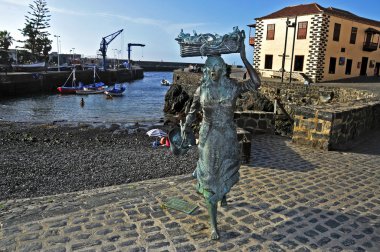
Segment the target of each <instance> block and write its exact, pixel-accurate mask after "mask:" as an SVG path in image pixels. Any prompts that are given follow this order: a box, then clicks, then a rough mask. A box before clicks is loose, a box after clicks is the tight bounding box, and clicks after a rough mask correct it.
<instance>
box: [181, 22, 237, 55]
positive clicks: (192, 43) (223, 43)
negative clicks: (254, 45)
mask: <svg viewBox="0 0 380 252" xmlns="http://www.w3.org/2000/svg"><path fill="white" fill-rule="evenodd" d="M244 38H245V34H244V30H242V31H239V29H238V28H237V27H235V28H234V31H233V32H232V33H230V34H226V35H224V36H222V37H221V36H218V35H213V34H210V33H206V34H200V35H196V34H195V35H194V36H190V34H184V33H183V31H181V33H180V35H179V36H178V37H177V38H176V40H177V41H178V44H179V45H180V54H181V57H192V56H208V55H220V54H229V53H237V52H240V47H241V41H242V40H243V39H244Z"/></svg>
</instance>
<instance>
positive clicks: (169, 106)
mask: <svg viewBox="0 0 380 252" xmlns="http://www.w3.org/2000/svg"><path fill="white" fill-rule="evenodd" d="M188 100H189V95H188V94H187V93H186V91H184V90H183V89H182V86H181V85H172V86H171V87H170V88H169V90H168V91H167V93H166V95H165V105H164V112H165V113H169V114H176V113H179V112H183V111H184V110H185V104H186V102H187V101H188Z"/></svg>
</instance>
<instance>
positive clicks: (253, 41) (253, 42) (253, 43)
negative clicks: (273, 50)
mask: <svg viewBox="0 0 380 252" xmlns="http://www.w3.org/2000/svg"><path fill="white" fill-rule="evenodd" d="M249 45H251V46H254V45H255V37H249Z"/></svg>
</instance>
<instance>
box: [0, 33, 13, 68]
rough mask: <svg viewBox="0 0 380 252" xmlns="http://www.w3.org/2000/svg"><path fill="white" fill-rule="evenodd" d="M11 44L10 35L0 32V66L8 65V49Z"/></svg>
mask: <svg viewBox="0 0 380 252" xmlns="http://www.w3.org/2000/svg"><path fill="white" fill-rule="evenodd" d="M12 43H13V38H12V36H11V34H10V33H9V32H7V31H0V64H10V61H9V60H10V58H9V52H8V49H9V47H10V46H11V45H12Z"/></svg>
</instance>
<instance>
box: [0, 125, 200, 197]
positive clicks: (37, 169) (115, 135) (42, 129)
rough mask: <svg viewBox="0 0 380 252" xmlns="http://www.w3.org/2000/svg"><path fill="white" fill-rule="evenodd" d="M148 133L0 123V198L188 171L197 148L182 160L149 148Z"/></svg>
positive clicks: (140, 130)
mask: <svg viewBox="0 0 380 252" xmlns="http://www.w3.org/2000/svg"><path fill="white" fill-rule="evenodd" d="M162 128H163V127H162ZM148 129H149V128H148ZM148 129H147V128H139V127H135V128H133V129H122V128H119V127H118V126H117V125H113V126H112V127H92V126H89V125H75V126H68V125H58V124H54V123H49V124H31V123H14V122H0V178H1V180H0V200H5V199H13V198H27V197H37V196H44V195H53V194H58V193H65V192H73V191H79V190H86V189H93V188H99V187H104V186H111V185H118V184H123V183H130V182H136V181H141V180H146V179H153V178H162V177H168V176H173V175H179V174H186V173H191V172H193V170H194V168H195V166H196V161H197V158H198V153H197V149H196V148H193V149H191V150H190V151H189V152H188V153H187V154H185V155H184V156H174V155H173V154H172V153H171V152H170V150H169V149H168V148H166V147H158V148H153V147H152V142H153V141H154V140H155V138H152V137H149V136H147V135H146V131H147V130H148ZM163 129H164V130H166V131H168V130H169V128H163Z"/></svg>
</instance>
